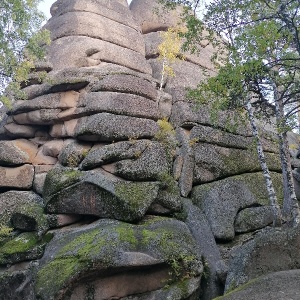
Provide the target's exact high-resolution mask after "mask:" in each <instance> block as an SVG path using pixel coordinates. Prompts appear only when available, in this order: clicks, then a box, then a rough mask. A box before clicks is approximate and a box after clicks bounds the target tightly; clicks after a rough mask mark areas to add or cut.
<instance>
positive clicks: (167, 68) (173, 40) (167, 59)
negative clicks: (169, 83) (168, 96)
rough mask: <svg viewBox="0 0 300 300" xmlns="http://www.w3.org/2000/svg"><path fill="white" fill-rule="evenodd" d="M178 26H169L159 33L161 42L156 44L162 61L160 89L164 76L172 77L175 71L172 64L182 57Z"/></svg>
mask: <svg viewBox="0 0 300 300" xmlns="http://www.w3.org/2000/svg"><path fill="white" fill-rule="evenodd" d="M180 32H181V30H180V28H174V27H170V28H169V29H168V30H167V31H165V32H162V33H161V37H162V42H161V44H159V45H158V51H159V57H158V59H159V60H161V61H162V63H163V65H162V71H161V80H160V89H162V87H163V82H164V78H165V77H166V76H171V77H174V76H175V73H174V70H173V68H172V66H171V65H172V64H173V63H174V62H176V60H179V59H183V56H182V54H181V53H180V49H181V45H182V41H181V38H180V35H179V33H180Z"/></svg>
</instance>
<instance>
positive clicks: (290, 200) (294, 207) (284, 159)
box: [273, 84, 300, 227]
mask: <svg viewBox="0 0 300 300" xmlns="http://www.w3.org/2000/svg"><path fill="white" fill-rule="evenodd" d="M273 89H274V102H275V110H276V121H277V135H278V141H279V151H280V160H281V168H282V179H283V190H284V200H283V219H284V220H285V221H286V222H287V223H288V224H289V225H290V226H293V227H295V226H297V225H298V224H299V223H300V211H299V205H298V200H297V197H296V193H295V187H294V182H293V173H292V167H291V158H290V153H289V145H288V140H287V133H286V131H285V125H286V124H285V122H284V107H283V99H281V97H280V94H279V91H278V89H277V87H276V85H275V84H274V85H273Z"/></svg>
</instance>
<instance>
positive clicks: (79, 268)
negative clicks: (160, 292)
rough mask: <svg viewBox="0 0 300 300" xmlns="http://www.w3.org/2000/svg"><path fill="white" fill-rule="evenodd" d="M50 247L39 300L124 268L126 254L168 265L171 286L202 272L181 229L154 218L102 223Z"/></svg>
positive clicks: (172, 222) (39, 275) (194, 248)
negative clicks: (77, 282)
mask: <svg viewBox="0 0 300 300" xmlns="http://www.w3.org/2000/svg"><path fill="white" fill-rule="evenodd" d="M51 247H52V249H57V248H58V249H57V250H56V251H55V253H53V251H51V253H50V252H49V253H46V254H45V257H46V258H47V257H48V259H46V260H45V261H44V262H43V263H42V265H41V267H40V270H39V271H38V273H37V282H36V286H35V288H36V293H37V296H38V297H39V299H47V300H48V299H56V297H57V295H61V293H69V292H70V291H68V288H69V287H71V286H72V287H73V284H74V283H75V282H76V280H78V278H82V277H85V278H88V277H89V276H91V274H95V272H96V273H99V274H101V273H102V274H105V272H106V270H113V269H114V268H116V270H118V269H119V268H120V267H126V264H128V253H130V252H132V253H141V254H142V253H144V254H146V256H145V257H149V256H150V257H153V258H154V259H155V261H157V260H159V261H162V262H165V263H167V264H169V266H170V267H171V270H172V274H173V281H176V280H182V279H185V278H192V277H194V276H200V275H201V272H202V270H203V268H202V262H201V258H200V257H198V254H197V246H196V245H195V242H194V240H193V237H192V236H191V235H190V232H189V230H188V228H187V227H186V225H185V224H184V223H182V222H180V221H177V220H174V219H168V218H160V217H156V218H153V219H152V220H151V222H150V221H149V222H142V223H140V224H137V225H133V224H128V223H124V222H119V221H114V220H105V219H103V220H99V221H97V222H96V223H94V224H92V225H91V226H90V228H87V229H85V230H84V231H79V232H78V231H76V230H74V232H72V231H70V232H67V233H65V234H63V235H62V236H60V237H57V238H56V239H54V240H53V241H52V246H51ZM51 247H49V249H51ZM125 253H126V255H125ZM134 255H136V254H134ZM141 257H143V256H141ZM150 265H151V263H150ZM59 270H62V271H59ZM59 272H61V274H58V275H57V273H59ZM89 274H90V275H89ZM168 279H169V277H168V278H166V280H168ZM166 283H167V282H166Z"/></svg>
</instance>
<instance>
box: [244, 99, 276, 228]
mask: <svg viewBox="0 0 300 300" xmlns="http://www.w3.org/2000/svg"><path fill="white" fill-rule="evenodd" d="M246 109H247V112H248V116H249V120H250V124H251V128H252V134H253V136H254V138H255V142H256V149H257V154H258V159H259V163H260V166H261V168H262V171H263V175H264V178H265V182H266V187H267V191H268V196H269V201H270V206H271V207H272V210H273V218H274V219H273V226H281V211H280V206H279V204H278V201H277V197H276V193H275V189H274V186H273V182H272V178H271V175H270V171H269V168H268V166H267V163H266V158H265V154H264V151H263V147H262V143H261V140H260V137H259V133H258V129H257V126H256V122H255V118H254V114H253V108H252V105H251V102H250V99H249V100H248V101H247V103H246Z"/></svg>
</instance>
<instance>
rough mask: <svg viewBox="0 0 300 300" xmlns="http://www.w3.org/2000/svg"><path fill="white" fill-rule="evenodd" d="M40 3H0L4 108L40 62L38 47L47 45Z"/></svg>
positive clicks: (21, 0) (18, 0) (0, 98)
mask: <svg viewBox="0 0 300 300" xmlns="http://www.w3.org/2000/svg"><path fill="white" fill-rule="evenodd" d="M39 2H41V1H40V0H0V15H1V17H0V101H2V102H3V103H5V104H6V105H9V99H8V98H9V97H11V96H12V95H11V94H14V93H15V92H17V91H18V90H19V88H20V82H22V81H26V79H27V78H28V74H29V72H30V70H32V69H33V68H34V63H35V61H36V60H39V59H42V58H43V56H44V51H43V48H42V47H41V45H42V44H45V43H48V42H49V41H50V37H49V33H48V32H47V31H45V30H40V31H39V29H40V28H41V24H42V21H43V20H44V18H45V17H44V15H43V14H42V13H41V12H40V11H39V10H38V9H37V6H38V4H39ZM8 85H9V86H8ZM7 86H8V87H7ZM5 90H6V92H4V91H5Z"/></svg>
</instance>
